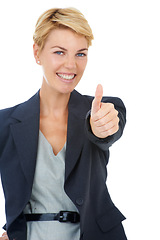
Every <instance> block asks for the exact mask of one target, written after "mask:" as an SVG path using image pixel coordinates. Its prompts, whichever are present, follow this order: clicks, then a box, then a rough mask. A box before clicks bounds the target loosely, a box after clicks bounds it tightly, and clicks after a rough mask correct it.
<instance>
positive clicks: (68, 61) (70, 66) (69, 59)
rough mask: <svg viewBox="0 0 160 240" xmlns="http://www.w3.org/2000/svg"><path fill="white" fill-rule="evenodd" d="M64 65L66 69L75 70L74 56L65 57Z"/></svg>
mask: <svg viewBox="0 0 160 240" xmlns="http://www.w3.org/2000/svg"><path fill="white" fill-rule="evenodd" d="M64 65H65V67H66V68H67V69H70V70H74V69H75V68H76V59H75V56H67V57H66V59H65V64H64Z"/></svg>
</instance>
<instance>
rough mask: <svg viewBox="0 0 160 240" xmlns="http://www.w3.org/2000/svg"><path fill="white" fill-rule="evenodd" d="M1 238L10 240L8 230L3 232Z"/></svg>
mask: <svg viewBox="0 0 160 240" xmlns="http://www.w3.org/2000/svg"><path fill="white" fill-rule="evenodd" d="M0 240H9V238H8V236H7V233H6V232H4V233H3V234H2V237H0Z"/></svg>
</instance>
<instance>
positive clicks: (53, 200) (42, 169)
mask: <svg viewBox="0 0 160 240" xmlns="http://www.w3.org/2000/svg"><path fill="white" fill-rule="evenodd" d="M65 153H66V144H65V145H64V147H63V149H62V150H61V151H60V152H59V153H58V154H57V155H56V156H55V155H54V153H53V149H52V146H51V145H50V144H49V142H48V141H47V139H46V138H45V136H44V135H43V134H42V132H41V131H40V132H39V143H38V153H37V164H36V170H35V176H34V182H33V188H32V195H31V199H30V202H29V204H27V206H26V208H25V210H24V213H58V212H59V211H62V210H67V211H77V212H78V209H77V208H76V206H75V205H74V204H73V202H72V201H71V200H70V198H69V197H68V196H67V195H66V193H65V191H64V174H65ZM35 239H38V240H45V239H47V240H62V239H65V240H71V239H72V240H79V239H80V224H79V223H76V224H75V223H60V222H59V221H46V222H42V221H39V222H28V223H27V240H35Z"/></svg>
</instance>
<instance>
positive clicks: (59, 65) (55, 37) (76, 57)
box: [34, 28, 88, 93]
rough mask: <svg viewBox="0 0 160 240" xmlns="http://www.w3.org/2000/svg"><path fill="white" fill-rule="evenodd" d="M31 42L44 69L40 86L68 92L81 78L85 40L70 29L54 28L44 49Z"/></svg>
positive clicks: (84, 58) (59, 91)
mask: <svg viewBox="0 0 160 240" xmlns="http://www.w3.org/2000/svg"><path fill="white" fill-rule="evenodd" d="M38 51H39V47H38V45H37V44H34V56H35V58H36V60H37V61H39V62H40V63H39V64H40V65H42V68H43V73H44V76H43V87H47V88H48V87H49V88H50V89H52V90H53V91H56V92H58V93H70V92H72V91H73V89H74V88H75V87H76V85H77V84H78V82H79V81H80V79H81V77H82V75H83V73H84V70H85V67H86V64H87V54H88V43H87V40H86V38H85V37H84V36H81V35H78V34H76V33H75V32H73V31H72V30H70V29H61V28H59V29H54V30H52V31H51V33H50V34H49V36H48V38H47V40H46V43H45V45H44V48H43V49H42V51H41V52H40V54H38Z"/></svg>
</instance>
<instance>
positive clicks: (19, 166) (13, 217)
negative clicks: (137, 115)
mask: <svg viewBox="0 0 160 240" xmlns="http://www.w3.org/2000/svg"><path fill="white" fill-rule="evenodd" d="M92 39H93V34H92V31H91V28H90V26H89V25H88V22H87V21H86V19H85V18H84V16H83V15H82V14H81V13H80V12H79V11H78V10H76V9H72V8H66V9H58V8H57V9H50V10H48V11H46V12H45V13H44V14H42V15H41V16H40V18H39V19H38V22H37V24H36V29H35V33H34V45H33V50H34V57H35V60H36V63H37V64H39V65H41V66H42V69H43V81H42V86H41V89H40V91H38V93H37V94H36V95H34V96H33V97H32V98H31V99H29V100H28V101H26V102H25V103H22V104H19V105H18V106H15V107H12V108H9V109H5V110H1V111H0V126H1V127H0V169H1V178H2V185H3V189H4V194H5V201H6V219H7V224H6V226H5V228H6V230H7V233H5V234H4V236H2V237H1V238H0V239H8V238H9V239H10V240H14V239H16V240H25V239H28V240H36V239H39V240H44V239H48V240H50V239H52V240H62V239H65V240H71V239H72V240H78V239H83V240H97V239H98V240H107V239H108V240H125V239H127V238H126V236H125V233H124V230H123V226H122V223H121V222H122V221H123V220H124V219H125V217H124V216H123V215H122V213H120V211H119V210H118V209H117V208H116V207H115V205H114V204H113V202H112V200H111V198H110V196H109V193H108V190H107V187H106V178H107V172H106V165H107V163H108V158H109V147H110V146H111V145H112V144H113V143H114V142H115V141H117V140H118V139H119V138H120V137H121V135H122V133H123V129H124V125H125V121H126V120H125V107H124V105H123V103H122V101H121V100H120V99H118V98H112V97H103V98H102V96H103V89H102V86H101V85H98V86H97V89H96V92H95V97H94V98H93V97H90V96H83V95H81V94H80V93H78V92H77V91H75V90H74V89H75V87H76V86H77V84H78V82H79V81H80V79H81V77H82V75H83V72H84V70H85V67H86V64H87V55H88V48H89V46H90V45H91V41H92ZM7 234H8V236H7Z"/></svg>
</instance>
